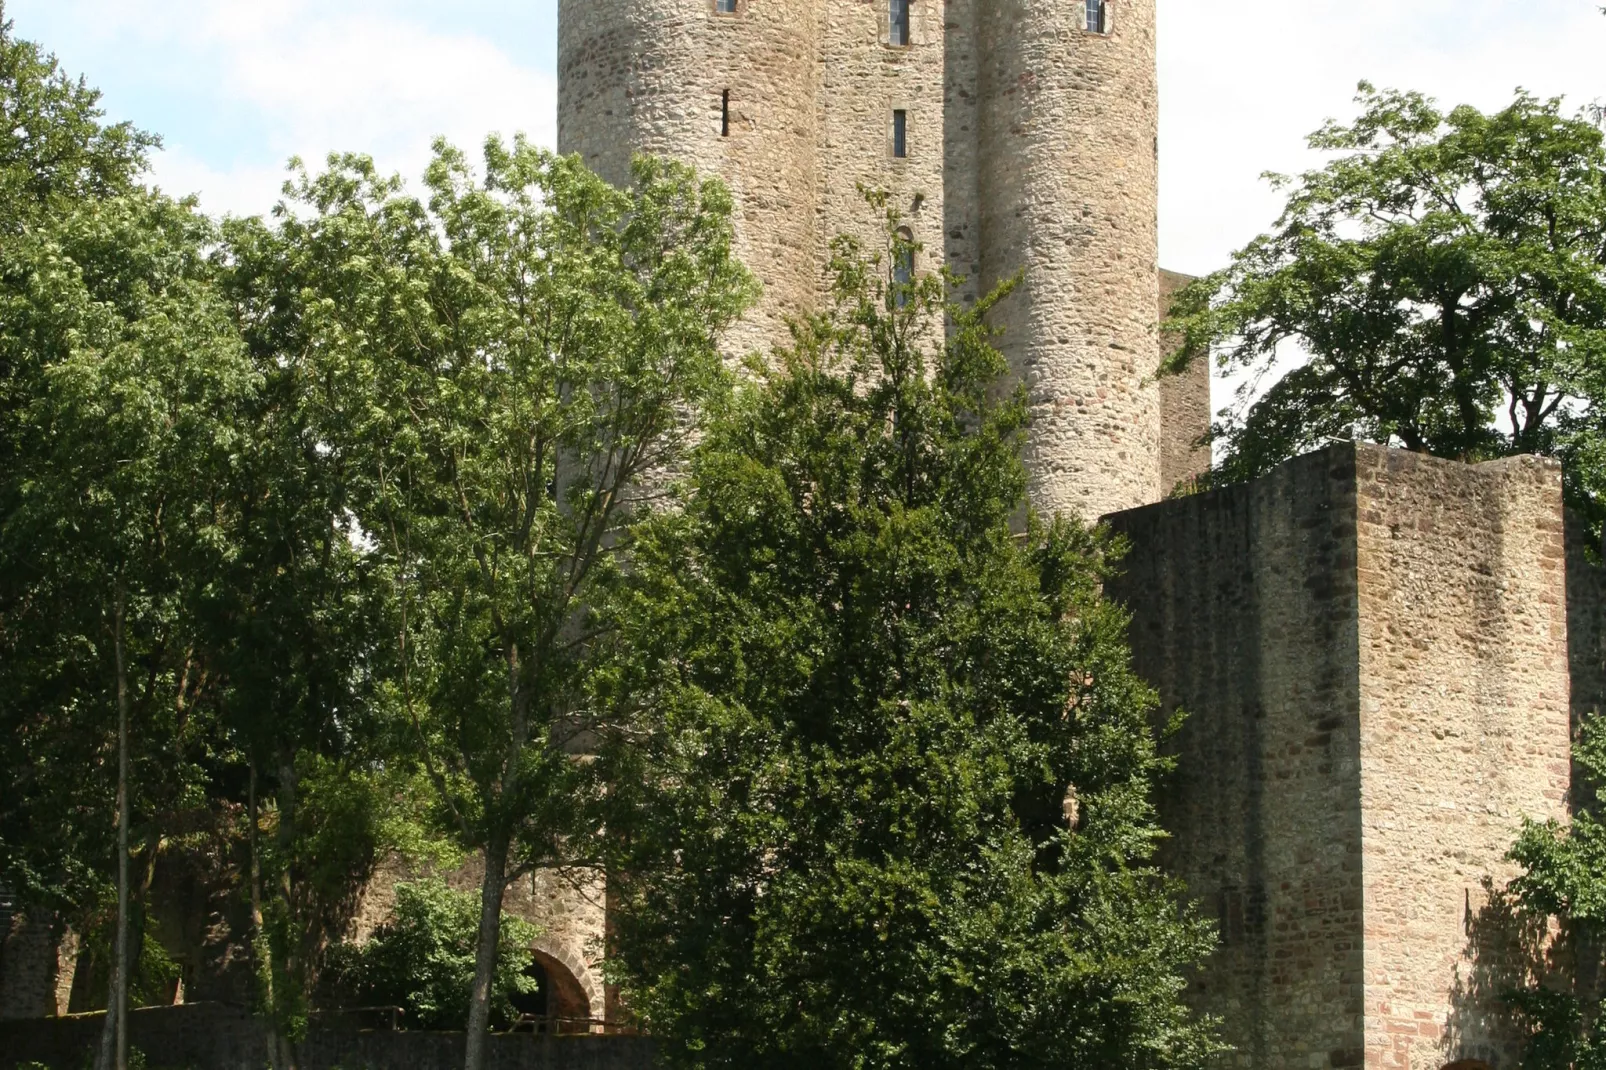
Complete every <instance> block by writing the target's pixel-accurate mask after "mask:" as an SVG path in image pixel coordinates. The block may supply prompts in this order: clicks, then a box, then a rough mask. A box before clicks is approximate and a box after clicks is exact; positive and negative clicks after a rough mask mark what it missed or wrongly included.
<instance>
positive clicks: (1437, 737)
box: [1357, 448, 1569, 1070]
mask: <svg viewBox="0 0 1606 1070" xmlns="http://www.w3.org/2000/svg"><path fill="white" fill-rule="evenodd" d="M1358 482H1359V485H1360V488H1361V490H1360V512H1359V523H1358V526H1357V541H1358V567H1359V575H1360V626H1361V632H1360V640H1361V641H1360V655H1361V656H1360V666H1359V670H1360V680H1361V708H1360V725H1361V770H1362V775H1361V809H1362V814H1363V815H1364V816H1363V839H1364V859H1365V862H1364V865H1365V874H1366V931H1367V941H1366V1021H1367V1060H1366V1066H1367V1068H1368V1070H1420V1068H1424V1067H1426V1068H1428V1070H1437V1068H1438V1067H1439V1066H1442V1065H1443V1063H1444V1062H1447V1061H1449V1060H1450V1059H1451V1058H1478V1059H1482V1060H1483V1061H1485V1062H1487V1063H1489V1064H1490V1065H1491V1066H1494V1067H1515V1066H1516V1065H1517V1060H1518V1057H1519V1055H1520V1044H1519V1040H1518V1037H1517V1036H1516V1035H1514V1033H1513V1032H1512V1030H1511V1027H1510V1024H1509V1012H1508V1011H1506V1010H1505V1009H1504V1008H1503V1007H1502V1006H1501V1005H1500V995H1501V993H1502V992H1503V991H1504V990H1505V989H1507V988H1509V987H1512V986H1513V985H1514V984H1516V983H1518V982H1520V980H1521V977H1522V975H1521V973H1520V970H1521V968H1522V965H1523V962H1522V959H1521V957H1520V956H1519V955H1518V954H1517V951H1518V949H1516V948H1513V947H1508V946H1507V945H1506V940H1505V937H1506V936H1507V935H1508V934H1507V933H1506V932H1505V931H1504V927H1505V922H1504V921H1503V919H1502V918H1501V916H1500V914H1501V911H1500V910H1499V909H1498V907H1490V906H1489V905H1488V904H1486V903H1485V902H1484V900H1485V898H1486V896H1485V891H1484V888H1483V882H1484V880H1485V879H1486V878H1493V879H1494V880H1495V881H1496V882H1497V883H1503V882H1504V881H1505V880H1507V879H1509V878H1510V877H1511V876H1514V875H1515V870H1514V869H1513V867H1511V866H1510V865H1509V864H1508V863H1506V862H1504V860H1503V859H1504V855H1505V852H1506V851H1507V850H1509V849H1510V847H1511V845H1512V842H1513V841H1514V840H1515V838H1516V834H1517V830H1518V828H1519V826H1520V824H1521V821H1522V819H1523V817H1525V816H1526V817H1531V818H1535V819H1539V820H1544V819H1546V818H1557V819H1561V818H1564V817H1565V816H1566V815H1565V809H1564V806H1563V803H1564V800H1565V798H1566V795H1567V788H1568V780H1569V776H1568V774H1569V756H1568V742H1569V740H1568V657H1567V620H1566V574H1565V572H1566V566H1565V546H1564V537H1563V520H1562V500H1561V470H1560V467H1559V466H1558V465H1557V464H1555V463H1554V462H1548V461H1540V460H1537V459H1534V458H1528V457H1520V458H1512V459H1509V460H1503V461H1497V462H1492V463H1489V464H1483V465H1478V466H1476V467H1470V466H1467V465H1462V464H1456V463H1453V462H1449V461H1441V460H1436V459H1432V458H1427V457H1422V456H1419V455H1416V454H1410V453H1404V452H1399V451H1395V452H1389V451H1384V450H1380V449H1375V448H1373V449H1364V450H1361V451H1359V472H1358Z"/></svg>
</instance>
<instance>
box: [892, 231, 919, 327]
mask: <svg viewBox="0 0 1606 1070" xmlns="http://www.w3.org/2000/svg"><path fill="white" fill-rule="evenodd" d="M914 281H915V236H914V232H913V231H911V230H910V229H909V228H908V227H899V228H898V240H897V241H896V242H894V243H893V250H892V303H893V306H894V307H896V308H903V307H904V306H905V305H907V304H908V303H909V292H910V290H911V289H912V288H913V287H914Z"/></svg>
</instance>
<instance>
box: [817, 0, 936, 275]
mask: <svg viewBox="0 0 1606 1070" xmlns="http://www.w3.org/2000/svg"><path fill="white" fill-rule="evenodd" d="M910 30H911V33H910V42H909V44H908V45H906V46H905V45H892V44H891V43H890V41H891V38H890V26H889V25H888V5H887V4H886V3H884V2H883V3H858V4H842V3H829V2H827V3H825V4H824V5H823V7H822V10H821V18H820V52H821V65H820V86H819V98H818V119H817V122H818V131H819V135H818V136H819V144H820V149H819V151H820V157H821V159H823V160H827V161H829V165H828V166H825V167H822V168H821V169H820V180H819V197H820V201H819V226H818V231H817V233H818V238H819V242H820V248H819V252H818V258H819V263H820V264H821V265H822V270H821V273H820V280H821V282H822V283H824V282H825V281H826V276H825V273H824V271H823V266H824V265H825V264H827V263H828V262H829V260H830V250H829V245H830V243H831V242H832V241H833V240H835V238H836V237H837V236H838V235H842V234H846V235H852V236H853V237H856V238H858V239H859V240H860V241H862V242H864V243H865V247H866V249H868V250H869V251H872V252H875V251H878V250H881V249H882V248H884V247H885V245H886V231H885V226H884V221H883V219H882V217H881V215H880V213H878V212H876V211H874V210H872V209H871V208H870V207H869V206H868V205H867V204H866V203H865V200H864V195H863V194H862V193H861V192H860V190H859V187H860V186H861V185H862V186H864V187H866V188H868V189H880V190H885V191H886V192H887V193H889V194H890V195H891V204H890V205H889V207H892V208H895V209H896V210H897V211H898V212H899V213H900V214H901V215H902V216H903V225H904V226H907V227H908V228H909V231H910V233H911V234H912V235H913V236H914V239H915V240H916V241H917V242H919V243H920V244H922V245H923V246H924V247H925V248H924V251H923V253H922V254H921V259H920V261H918V262H917V263H916V270H917V271H921V272H925V271H934V270H936V269H937V268H938V267H940V266H941V264H942V256H943V198H944V192H945V190H944V185H943V174H944V162H945V161H944V130H943V95H944V89H945V83H944V77H945V75H944V68H945V61H946V57H945V54H944V42H945V36H944V32H943V13H942V10H941V8H940V6H939V4H938V2H937V0H914V3H913V4H912V5H911V8H910ZM895 109H896V110H903V111H905V112H906V113H907V114H908V123H909V126H908V145H907V152H908V154H907V156H905V157H904V158H902V159H898V158H895V157H894V156H893V152H892V113H893V111H894V110H895ZM827 296H828V295H827V294H826V293H825V292H824V289H823V287H822V291H821V294H820V298H821V300H822V302H823V300H824V298H826V297H827Z"/></svg>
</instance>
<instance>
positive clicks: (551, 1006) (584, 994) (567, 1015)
mask: <svg viewBox="0 0 1606 1070" xmlns="http://www.w3.org/2000/svg"><path fill="white" fill-rule="evenodd" d="M530 955H531V957H533V958H534V959H535V961H536V963H537V964H539V965H540V967H541V970H542V972H544V973H545V974H546V978H547V1001H548V1005H547V1016H548V1017H549V1018H561V1019H567V1020H570V1021H574V1022H581V1021H586V1020H589V1021H591V1022H598V1023H600V1022H601V1021H602V1020H603V1018H604V1015H605V1013H606V1009H607V1005H606V1002H605V998H604V992H603V987H602V981H601V979H600V978H599V977H598V976H597V972H596V970H595V969H593V968H592V966H591V963H589V962H587V961H586V959H585V957H584V956H583V955H580V954H579V953H578V952H577V951H576V949H575V948H574V947H572V946H570V943H569V942H568V941H566V940H554V939H552V938H550V937H548V938H543V939H541V940H537V941H536V942H535V945H534V946H533V947H531V948H530Z"/></svg>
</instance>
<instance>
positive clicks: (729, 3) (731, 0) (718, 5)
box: [714, 0, 736, 15]
mask: <svg viewBox="0 0 1606 1070" xmlns="http://www.w3.org/2000/svg"><path fill="white" fill-rule="evenodd" d="M714 10H715V11H717V12H719V13H720V14H721V15H734V14H736V0H714Z"/></svg>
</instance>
